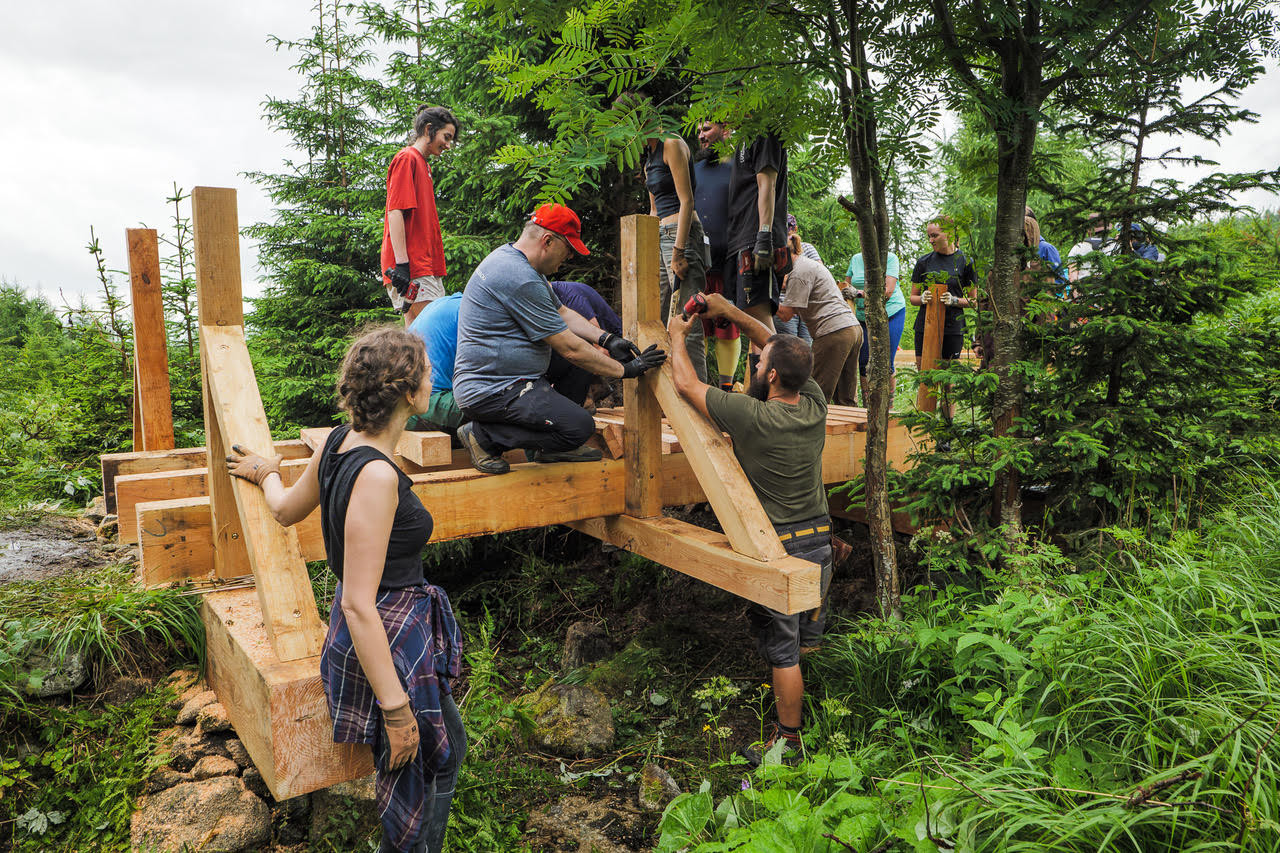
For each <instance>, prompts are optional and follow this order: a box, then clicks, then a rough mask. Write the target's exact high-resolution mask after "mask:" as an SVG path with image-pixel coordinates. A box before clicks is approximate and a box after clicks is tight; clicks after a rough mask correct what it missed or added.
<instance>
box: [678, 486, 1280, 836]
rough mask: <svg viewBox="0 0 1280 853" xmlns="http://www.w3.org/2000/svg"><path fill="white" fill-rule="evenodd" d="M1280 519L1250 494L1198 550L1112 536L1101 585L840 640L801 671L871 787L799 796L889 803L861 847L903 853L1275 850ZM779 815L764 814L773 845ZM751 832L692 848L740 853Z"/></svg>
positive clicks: (1057, 586)
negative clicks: (841, 794) (733, 847)
mask: <svg viewBox="0 0 1280 853" xmlns="http://www.w3.org/2000/svg"><path fill="white" fill-rule="evenodd" d="M1277 505H1280V487H1277V486H1276V485H1275V484H1274V483H1271V482H1254V483H1252V484H1251V486H1250V491H1249V492H1248V493H1247V494H1245V495H1244V496H1241V497H1237V498H1236V499H1234V500H1233V501H1231V502H1230V503H1229V504H1228V506H1227V508H1226V509H1224V510H1221V511H1220V512H1218V513H1217V514H1216V515H1214V516H1213V517H1211V518H1208V519H1206V520H1205V522H1204V523H1203V525H1202V527H1201V528H1200V530H1199V531H1194V532H1183V533H1180V534H1177V535H1176V536H1174V537H1172V538H1170V539H1169V540H1167V541H1163V542H1152V541H1148V540H1147V539H1145V538H1144V535H1143V534H1142V533H1139V532H1132V531H1126V530H1111V531H1109V535H1110V541H1109V546H1108V547H1107V548H1106V549H1104V550H1101V551H1100V552H1099V553H1097V554H1095V555H1094V557H1093V560H1092V563H1091V565H1092V566H1093V568H1091V569H1089V570H1088V571H1081V572H1075V571H1067V572H1063V571H1061V565H1062V561H1061V559H1060V558H1058V557H1057V556H1056V555H1053V554H1051V553H1047V554H1046V557H1045V559H1044V561H1043V564H1042V566H1041V567H1040V568H1041V569H1042V570H1041V571H1036V566H1035V565H1031V566H1028V567H1026V571H1024V572H1023V574H1022V575H1021V576H1020V579H1019V580H1018V581H1017V582H1016V583H1013V584H1012V585H1003V586H996V585H988V586H986V587H985V588H981V589H971V588H970V589H964V588H959V587H950V588H947V589H945V590H942V591H939V592H926V593H923V594H919V595H917V596H915V597H914V598H910V599H909V600H908V601H907V611H908V616H907V618H906V619H905V620H903V621H902V622H900V623H896V624H890V623H882V622H863V623H850V624H848V625H846V626H845V628H844V631H843V632H842V633H838V635H837V636H836V637H835V638H833V640H832V642H830V643H829V644H828V647H827V650H826V651H824V652H823V653H821V654H820V655H819V656H817V657H816V658H815V659H814V660H813V661H812V666H811V668H810V671H809V672H808V681H809V685H810V690H811V693H812V694H813V698H812V699H811V701H810V704H809V714H810V719H811V723H810V726H809V737H810V740H811V742H812V743H813V744H814V746H815V747H816V748H817V749H818V750H819V751H821V752H825V753H827V754H828V755H831V756H834V755H845V756H847V757H848V758H850V759H852V760H853V762H854V765H855V771H854V773H855V775H856V776H857V777H858V778H859V780H860V782H859V784H856V785H855V786H853V787H852V788H851V789H850V788H847V787H846V786H845V785H844V782H845V781H847V780H843V781H842V780H839V779H831V780H830V781H829V782H827V783H825V784H826V785H827V787H826V788H825V789H820V790H812V791H809V790H807V791H806V795H807V796H808V797H809V799H813V798H814V797H815V796H827V797H830V796H833V795H834V792H836V791H837V790H842V791H845V790H847V791H848V793H850V794H858V795H862V796H864V797H865V796H873V797H877V798H878V801H879V803H880V807H879V812H878V818H877V819H878V821H879V823H878V829H877V830H876V831H875V832H872V833H871V834H870V835H863V836H860V838H861V839H863V840H864V841H865V840H866V839H871V840H872V841H874V843H876V844H880V843H889V842H895V843H896V844H897V847H896V848H894V849H915V850H951V849H955V850H973V851H1006V850H1009V851H1032V850H1035V851H1044V850H1054V851H1096V850H1131V851H1143V853H1150V851H1175V850H1178V851H1181V850H1195V851H1209V850H1228V849H1230V850H1249V851H1274V850H1277V849H1280V787H1278V784H1280V783H1278V781H1277V780H1278V779H1280V775H1278V772H1280V696H1277V685H1278V684H1280V630H1278V629H1280V527H1277V526H1276V525H1275V523H1274V521H1273V516H1274V513H1273V510H1272V508H1273V507H1275V506H1277ZM762 781H763V780H762ZM767 784H771V785H773V786H774V788H775V789H776V788H778V787H782V788H785V787H786V785H785V783H784V782H778V781H777V780H776V774H775V780H774V781H773V782H767ZM819 787H820V786H819ZM733 797H734V798H737V799H744V796H743V795H733ZM753 797H755V799H754V800H753V801H752V802H755V803H757V804H759V803H766V804H767V803H769V802H772V803H774V804H775V805H776V804H777V803H780V802H783V801H785V799H786V797H784V796H781V794H780V795H779V796H775V797H774V798H773V799H772V800H766V799H764V798H762V797H761V796H760V795H759V794H755V795H753ZM837 801H838V798H837ZM815 802H816V800H815ZM739 805H741V804H739ZM722 807H723V804H722ZM862 808H864V810H865V802H863V806H862ZM724 810H725V811H729V810H730V809H727V808H725V809H724ZM732 810H733V811H734V813H735V814H736V813H739V812H740V811H741V810H740V809H739V808H738V807H737V806H735V807H734V809H732ZM774 811H775V812H777V811H778V809H775V810H774ZM781 811H782V812H785V809H782V810H781ZM686 816H687V815H686ZM783 816H784V815H782V814H781V813H776V814H775V813H773V812H769V813H767V814H766V813H759V814H758V815H757V818H758V820H759V822H760V826H761V831H762V832H763V831H764V827H766V826H768V827H769V829H768V831H769V832H770V833H773V834H776V832H777V831H778V830H777V826H778V825H779V822H780V821H781V823H785V820H782V817H783ZM853 816H854V815H853V813H852V812H849V813H845V814H843V815H839V814H836V815H833V816H832V818H831V820H830V821H829V822H828V823H827V824H826V825H827V828H828V829H829V830H831V832H832V835H833V836H834V837H835V838H838V839H840V840H841V841H843V842H848V841H849V840H850V839H849V838H844V837H842V836H840V833H839V832H837V831H835V829H836V828H837V827H839V826H840V825H841V823H840V821H842V820H843V821H845V825H849V826H852V824H850V823H848V821H850V820H852V818H853ZM864 818H865V815H864ZM797 819H798V818H797ZM864 822H865V821H864ZM754 825H755V824H754V823H753V822H752V821H751V820H747V821H746V824H745V827H744V826H738V827H736V828H734V827H732V826H722V827H721V829H720V830H719V831H716V832H711V831H706V830H703V834H702V835H701V836H699V837H698V839H697V840H698V841H700V842H708V843H707V844H706V845H705V849H707V850H711V849H719V848H718V847H716V846H714V845H715V844H722V843H739V842H744V843H745V842H746V841H747V840H749V838H750V837H752V833H753V831H754V830H752V829H751V827H752V826H754ZM664 829H670V830H671V832H670V838H669V839H668V840H669V841H670V842H671V843H672V844H677V843H680V842H682V841H687V840H689V839H692V838H693V837H694V836H692V835H690V836H688V838H685V837H682V836H680V834H679V832H677V831H676V830H675V828H674V820H673V821H672V823H671V825H670V826H669V825H668V823H665V822H664ZM861 843H862V841H860V842H859V844H861ZM868 844H870V842H868ZM824 845H825V846H824ZM699 846H702V845H700V844H698V843H695V844H693V845H691V849H698V847H699ZM673 849H674V848H673ZM805 849H815V850H818V849H831V850H842V849H846V848H845V847H842V846H841V845H840V844H837V843H836V842H835V841H834V840H831V839H827V840H826V841H823V842H822V844H821V845H818V846H815V847H811V848H809V847H807V848H805ZM885 849H889V848H885Z"/></svg>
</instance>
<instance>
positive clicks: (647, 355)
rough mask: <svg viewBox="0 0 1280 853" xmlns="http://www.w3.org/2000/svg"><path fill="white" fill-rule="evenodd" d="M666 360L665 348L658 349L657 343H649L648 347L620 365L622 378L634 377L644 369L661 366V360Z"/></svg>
mask: <svg viewBox="0 0 1280 853" xmlns="http://www.w3.org/2000/svg"><path fill="white" fill-rule="evenodd" d="M666 360H667V353H666V351H665V350H660V349H658V345H657V344H649V348H648V349H646V350H645V351H644V352H642V353H640V355H638V356H636V357H635V358H633V359H631V360H630V361H628V362H627V363H626V364H624V365H622V378H623V379H634V378H635V377H637V376H639V375H640V374H641V373H644V372H645V371H646V370H653V369H654V368H655V367H661V366H662V362H664V361H666Z"/></svg>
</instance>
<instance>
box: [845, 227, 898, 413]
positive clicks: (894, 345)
mask: <svg viewBox="0 0 1280 853" xmlns="http://www.w3.org/2000/svg"><path fill="white" fill-rule="evenodd" d="M898 272H899V262H898V256H897V255H895V254H894V253H893V252H890V253H889V256H888V258H887V259H886V261H885V270H884V296H885V304H884V310H885V313H886V314H887V315H888V316H889V369H890V370H892V369H893V359H894V357H895V356H896V355H897V353H898V344H899V343H900V342H901V341H902V330H903V329H904V328H906V324H907V298H906V296H904V295H903V293H902V288H901V287H898ZM866 280H867V276H866V272H865V269H864V267H863V262H862V253H861V252H859V253H858V254H856V255H854V256H853V257H852V258H850V259H849V271H848V273H847V274H846V275H845V278H844V281H843V282H841V284H840V289H841V292H842V293H843V294H844V297H845V299H848V300H850V301H852V302H853V304H854V316H856V317H857V318H858V323H860V324H861V325H862V352H861V354H860V355H859V356H858V381H859V383H860V384H861V386H862V402H863V403H864V404H865V403H866V398H867V365H868V364H870V362H871V345H870V340H869V338H870V336H869V335H868V334H867V311H866V307H867V306H866V290H865V288H866Z"/></svg>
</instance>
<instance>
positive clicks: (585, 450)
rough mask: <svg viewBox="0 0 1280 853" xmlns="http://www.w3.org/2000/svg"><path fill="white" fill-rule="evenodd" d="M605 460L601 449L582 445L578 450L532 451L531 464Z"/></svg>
mask: <svg viewBox="0 0 1280 853" xmlns="http://www.w3.org/2000/svg"><path fill="white" fill-rule="evenodd" d="M603 458H604V454H603V453H601V452H600V450H599V448H596V447H591V446H590V445H586V444H584V445H582V446H581V447H579V448H577V449H576V450H530V451H529V461H530V462H542V463H545V464H550V463H552V462H599V461H600V460H601V459H603Z"/></svg>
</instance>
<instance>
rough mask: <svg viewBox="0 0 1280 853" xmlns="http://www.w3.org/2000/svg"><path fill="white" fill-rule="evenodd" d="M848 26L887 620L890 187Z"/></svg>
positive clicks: (855, 36)
mask: <svg viewBox="0 0 1280 853" xmlns="http://www.w3.org/2000/svg"><path fill="white" fill-rule="evenodd" d="M845 11H846V16H847V19H846V24H847V27H848V39H847V41H846V42H845V44H846V45H847V50H848V54H847V55H846V56H842V57H840V59H841V60H842V62H841V64H842V65H843V64H844V63H845V62H847V64H848V67H847V74H842V75H841V77H840V79H839V80H838V81H837V89H838V91H839V95H840V107H841V112H842V114H843V116H842V117H843V119H844V125H845V139H846V141H847V144H848V150H849V177H850V179H851V182H852V185H853V192H852V195H853V200H852V203H850V202H849V201H848V200H847V199H844V198H842V199H841V200H840V201H841V203H842V204H843V205H844V206H845V208H847V209H848V210H849V211H850V212H851V213H853V214H854V216H855V217H856V218H857V221H858V239H859V241H860V243H861V246H862V261H863V269H864V271H865V275H866V282H865V285H864V287H865V290H866V299H865V304H866V315H867V339H868V348H869V350H870V354H871V360H870V364H868V366H867V375H868V377H869V379H870V381H869V383H868V387H867V388H866V389H865V390H864V392H863V393H864V394H865V396H866V398H867V400H866V403H867V444H866V454H867V456H866V461H865V463H864V466H863V482H864V484H865V490H864V495H865V501H866V510H867V528H868V532H869V535H870V540H871V554H872V558H873V560H874V562H875V572H876V602H877V603H878V604H879V607H880V614H881V616H883V617H885V618H893V619H900V618H902V594H901V589H900V586H899V580H898V557H897V550H896V546H895V543H894V539H893V517H892V509H891V507H890V505H889V484H888V459H887V457H888V433H889V410H890V409H891V408H892V406H893V390H894V376H893V359H892V358H891V356H890V354H889V320H888V317H887V316H886V315H885V301H886V298H885V294H884V276H885V263H886V251H887V247H888V237H889V216H888V209H887V207H886V205H885V191H884V181H883V178H882V176H881V173H880V162H879V156H878V146H877V140H876V132H877V131H876V114H875V95H874V90H873V89H872V87H871V81H870V75H869V71H868V63H867V56H866V38H865V33H864V31H863V29H862V19H861V18H860V16H859V13H860V11H861V9H860V4H859V3H857V2H853V3H850V4H849V5H848V6H846V7H845ZM828 27H829V30H830V32H829V43H831V44H833V45H839V44H841V42H840V40H839V38H838V36H839V27H838V26H837V24H836V21H835V19H834V16H832V17H831V18H829V23H828Z"/></svg>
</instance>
